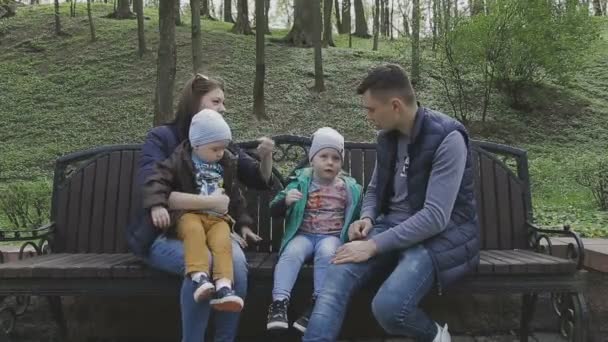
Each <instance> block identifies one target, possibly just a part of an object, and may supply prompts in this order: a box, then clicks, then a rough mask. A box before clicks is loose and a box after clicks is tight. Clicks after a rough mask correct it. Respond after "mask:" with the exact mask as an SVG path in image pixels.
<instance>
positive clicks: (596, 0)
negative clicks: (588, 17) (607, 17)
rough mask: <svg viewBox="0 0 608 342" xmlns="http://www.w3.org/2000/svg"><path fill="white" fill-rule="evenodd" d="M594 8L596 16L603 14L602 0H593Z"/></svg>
mask: <svg viewBox="0 0 608 342" xmlns="http://www.w3.org/2000/svg"><path fill="white" fill-rule="evenodd" d="M593 9H594V12H595V15H596V16H598V17H601V16H602V3H601V2H600V0H593Z"/></svg>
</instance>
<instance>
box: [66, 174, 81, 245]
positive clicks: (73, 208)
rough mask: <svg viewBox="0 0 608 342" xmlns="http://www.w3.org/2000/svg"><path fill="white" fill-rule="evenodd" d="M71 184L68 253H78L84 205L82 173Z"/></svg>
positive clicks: (73, 177)
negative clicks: (81, 213)
mask: <svg viewBox="0 0 608 342" xmlns="http://www.w3.org/2000/svg"><path fill="white" fill-rule="evenodd" d="M70 183H71V184H70V193H69V196H70V211H69V212H68V220H67V224H66V228H67V229H66V240H67V243H66V252H76V248H77V244H78V221H79V217H78V216H79V215H80V206H81V205H82V201H81V200H80V195H81V194H82V172H77V173H76V174H75V175H74V176H72V180H71V182H70ZM83 234H84V232H83Z"/></svg>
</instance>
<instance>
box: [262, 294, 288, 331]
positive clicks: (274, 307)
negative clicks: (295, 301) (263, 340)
mask: <svg viewBox="0 0 608 342" xmlns="http://www.w3.org/2000/svg"><path fill="white" fill-rule="evenodd" d="M288 306H289V299H283V300H275V301H274V302H272V304H270V308H268V323H267V324H266V329H268V330H275V329H287V328H289V321H288V320H287V307H288Z"/></svg>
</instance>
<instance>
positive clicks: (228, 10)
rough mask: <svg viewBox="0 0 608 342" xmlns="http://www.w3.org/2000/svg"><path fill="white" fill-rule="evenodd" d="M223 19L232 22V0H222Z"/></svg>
mask: <svg viewBox="0 0 608 342" xmlns="http://www.w3.org/2000/svg"><path fill="white" fill-rule="evenodd" d="M224 21H225V22H227V23H234V19H233V18H232V0H224Z"/></svg>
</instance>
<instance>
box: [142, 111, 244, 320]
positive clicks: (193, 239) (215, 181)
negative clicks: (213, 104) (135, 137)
mask: <svg viewBox="0 0 608 342" xmlns="http://www.w3.org/2000/svg"><path fill="white" fill-rule="evenodd" d="M231 140H232V133H231V131H230V127H229V126H228V124H227V123H226V121H224V118H223V117H222V116H221V115H220V114H219V113H217V112H215V111H213V110H209V109H205V110H202V111H201V112H199V113H198V114H196V115H195V116H194V117H193V118H192V123H191V125H190V131H189V141H185V142H184V143H182V144H181V145H179V146H178V147H177V148H176V149H175V151H174V152H173V154H172V155H171V156H170V157H169V158H168V159H167V160H165V161H163V162H162V163H159V164H158V165H157V168H156V171H155V173H154V174H153V175H152V176H151V177H150V178H148V179H147V180H146V182H145V184H144V190H143V191H144V193H143V198H144V207H145V208H147V209H150V211H151V216H152V222H153V223H154V225H155V226H156V227H158V228H160V229H164V230H166V229H169V228H171V229H170V230H169V233H175V234H176V235H177V237H178V238H179V239H180V240H182V241H183V242H184V258H185V265H186V276H188V277H190V279H192V281H193V282H194V285H195V289H196V290H195V292H194V299H195V301H197V302H200V301H202V300H206V299H208V298H210V297H211V296H212V295H213V293H214V292H215V296H214V298H213V299H211V301H210V304H211V306H212V307H213V308H214V309H216V310H220V311H241V310H242V308H243V300H242V299H241V298H240V297H238V296H237V295H236V294H235V292H234V290H233V289H232V282H233V268H232V245H231V241H230V233H231V225H234V226H235V227H236V228H238V227H242V226H249V225H251V223H252V219H251V217H250V216H249V215H248V214H247V211H246V203H245V199H244V197H243V195H242V193H241V191H240V188H239V186H238V185H237V184H236V181H237V177H236V172H237V165H236V163H237V159H236V158H235V157H234V156H233V155H232V154H231V153H230V151H228V150H227V149H226V147H227V146H228V144H229V143H230V141H231ZM173 191H178V192H185V193H191V194H198V195H200V196H204V197H207V198H208V199H209V202H210V206H209V209H208V210H203V211H172V212H171V214H169V204H168V203H169V195H170V194H171V192H173ZM228 202H229V203H230V204H229V205H228ZM218 208H220V209H219V211H218ZM221 208H224V209H223V210H222V209H221ZM225 208H228V212H226V209H225ZM222 211H223V212H222ZM233 217H234V218H235V220H236V221H235V220H233ZM210 256H212V264H213V267H212V269H213V272H212V273H211V267H210V262H209V259H210ZM211 276H212V280H210V277H211Z"/></svg>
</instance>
